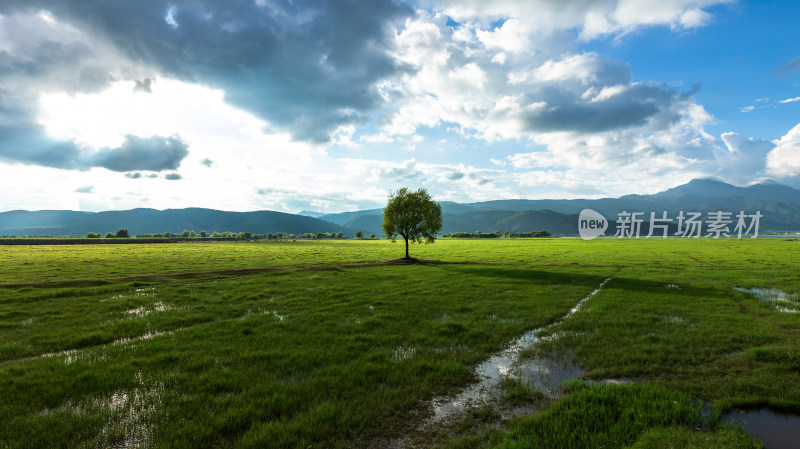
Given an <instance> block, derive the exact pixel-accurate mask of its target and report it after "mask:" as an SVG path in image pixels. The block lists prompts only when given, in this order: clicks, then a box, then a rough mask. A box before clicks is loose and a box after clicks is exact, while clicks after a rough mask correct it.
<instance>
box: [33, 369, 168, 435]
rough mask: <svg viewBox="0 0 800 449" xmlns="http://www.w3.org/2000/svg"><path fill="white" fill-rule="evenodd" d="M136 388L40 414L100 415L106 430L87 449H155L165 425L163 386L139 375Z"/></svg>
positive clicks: (70, 403) (137, 374) (44, 411)
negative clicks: (157, 432)
mask: <svg viewBox="0 0 800 449" xmlns="http://www.w3.org/2000/svg"><path fill="white" fill-rule="evenodd" d="M135 379H136V386H135V387H134V388H132V389H130V390H117V391H114V392H113V393H111V394H110V395H107V396H98V397H94V398H89V399H88V400H86V401H81V402H79V403H73V402H72V401H68V402H67V403H66V404H64V405H62V406H60V407H58V408H56V409H46V410H43V411H41V412H40V413H39V414H40V415H42V416H52V415H56V414H60V413H70V414H81V415H98V414H99V415H100V416H102V418H103V427H102V428H101V429H100V432H99V433H98V434H97V435H96V436H95V437H94V439H93V441H91V442H90V443H89V444H87V446H89V447H91V446H94V447H97V448H104V449H105V448H147V447H154V446H155V442H154V441H153V436H154V434H155V429H156V424H157V423H158V422H161V421H163V419H164V416H163V415H164V411H163V408H162V407H161V403H162V398H163V396H164V384H163V383H162V382H158V381H156V382H153V383H150V382H145V380H144V378H143V375H142V373H141V372H138V373H136V375H135Z"/></svg>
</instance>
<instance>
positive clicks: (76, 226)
mask: <svg viewBox="0 0 800 449" xmlns="http://www.w3.org/2000/svg"><path fill="white" fill-rule="evenodd" d="M440 204H441V205H442V213H443V229H442V233H443V234H449V233H454V232H475V231H482V232H495V231H499V232H506V231H508V232H529V231H538V230H548V231H550V233H551V234H553V235H577V222H578V214H579V213H580V211H581V210H582V209H585V208H589V209H593V210H595V211H597V212H600V213H601V214H603V215H604V216H605V217H606V218H608V219H609V220H610V221H611V222H612V226H613V221H614V220H616V218H617V214H618V213H620V212H622V211H627V212H644V213H645V215H644V216H645V220H647V219H648V218H649V212H655V213H656V214H657V215H658V216H660V215H661V213H662V212H667V213H668V216H669V217H671V218H674V217H676V216H677V214H678V213H679V212H680V211H685V212H690V211H691V212H702V213H703V216H706V214H707V213H708V212H713V211H724V212H732V213H733V215H734V216H735V215H736V213H738V212H739V211H740V210H743V211H746V212H747V213H754V212H755V211H760V212H761V213H762V215H763V218H762V219H761V226H760V230H761V233H765V232H798V231H800V190H796V189H793V188H791V187H788V186H785V185H781V184H777V183H774V182H765V183H761V184H754V185H751V186H747V187H737V186H733V185H730V184H726V183H724V182H721V181H716V180H712V179H695V180H693V181H691V182H689V183H687V184H684V185H681V186H678V187H674V188H671V189H668V190H665V191H663V192H660V193H656V194H653V195H625V196H622V197H619V198H601V199H593V200H586V199H572V200H519V199H516V200H513V199H512V200H495V201H484V202H476V203H454V202H448V201H443V202H441V203H440ZM382 214H383V212H382V209H371V210H362V211H354V212H343V213H337V214H321V213H319V212H313V211H302V212H300V213H299V214H297V215H295V214H286V213H282V212H273V211H256V212H225V211H218V210H211V209H200V208H187V209H168V210H163V211H159V210H155V209H133V210H127V211H107V212H76V211H9V212H2V213H0V235H18V236H21V235H52V236H63V235H70V236H82V235H85V234H86V233H88V232H100V233H105V232H108V231H111V232H114V231H116V230H117V229H119V228H128V229H129V230H130V232H131V234H152V233H161V232H166V231H170V232H173V233H175V232H181V231H182V230H184V229H188V230H194V231H197V232H199V231H200V230H205V231H208V232H213V231H219V232H224V231H233V232H251V233H257V234H267V233H275V232H288V233H293V234H299V233H306V232H313V233H316V232H343V233H344V234H345V235H346V236H352V235H353V233H354V232H355V231H356V230H361V231H363V232H364V234H365V235H370V234H373V233H374V234H376V235H378V236H382V235H383V230H382V229H381V222H382ZM612 232H613V228H612Z"/></svg>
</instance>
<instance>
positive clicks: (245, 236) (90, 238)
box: [0, 228, 344, 244]
mask: <svg viewBox="0 0 800 449" xmlns="http://www.w3.org/2000/svg"><path fill="white" fill-rule="evenodd" d="M341 238H344V233H342V232H316V233H313V232H306V233H304V234H290V233H288V232H276V233H270V234H253V233H250V232H216V231H214V232H211V233H209V232H206V231H200V232H199V233H197V232H195V231H189V230H184V231H183V232H180V233H178V232H175V233H173V232H164V233H160V234H136V235H135V236H131V235H130V232H129V231H128V230H127V229H125V228H120V229H118V230H117V232H115V233H113V232H107V233H106V234H105V235H103V234H100V233H99V232H90V233H88V234H86V236H84V237H83V238H76V237H72V236H68V235H65V236H64V237H54V236H52V235H25V236H22V237H21V238H18V237H17V236H15V235H2V236H0V244H20V243H21V242H26V241H30V242H33V243H40V244H41V243H42V242H45V241H47V242H52V243H49V244H66V243H73V242H75V243H92V242H98V241H105V240H111V239H113V240H114V241H115V243H117V242H120V241H123V240H124V241H125V242H130V243H147V242H151V241H152V242H156V243H164V242H184V241H192V240H225V241H229V240H265V239H267V240H279V239H307V240H319V239H341ZM120 243H121V242H120Z"/></svg>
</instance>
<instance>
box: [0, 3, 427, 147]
mask: <svg viewBox="0 0 800 449" xmlns="http://www.w3.org/2000/svg"><path fill="white" fill-rule="evenodd" d="M41 9H45V10H49V11H51V12H52V13H53V14H54V16H55V17H56V18H57V19H58V20H64V21H66V22H69V23H71V24H73V25H74V26H76V27H78V28H79V29H82V30H88V31H89V32H91V33H92V34H94V35H96V36H97V38H99V39H104V40H107V41H108V42H111V43H113V45H114V46H115V47H116V48H117V49H118V50H120V51H121V52H122V53H123V54H126V55H127V56H128V57H129V58H130V59H131V60H133V61H135V62H138V63H140V64H142V65H146V66H153V67H157V68H158V69H159V70H161V71H162V72H163V73H164V74H166V75H167V76H173V77H177V78H179V79H181V80H184V81H188V82H198V83H202V84H206V85H210V86H212V87H216V88H222V89H223V90H225V92H226V100H227V101H229V102H230V103H232V104H234V105H236V106H238V107H241V108H244V109H247V110H250V111H252V112H254V113H256V114H258V115H259V116H261V117H263V118H264V119H266V120H268V121H269V122H271V123H272V124H274V125H277V126H280V127H282V128H283V129H286V130H288V131H290V132H291V133H292V134H293V135H294V137H295V138H298V139H302V140H310V141H327V140H328V138H329V134H330V132H331V131H332V130H333V129H335V128H336V127H337V126H339V125H342V124H349V123H358V122H361V121H363V120H364V117H365V113H367V112H369V111H371V110H372V109H374V108H376V107H377V106H378V105H379V104H380V103H381V102H382V99H381V97H380V95H378V92H377V91H376V89H375V87H374V86H375V83H376V81H379V80H381V79H383V78H387V77H389V76H391V75H393V74H395V73H397V72H398V71H399V70H404V69H403V68H402V67H399V66H398V65H397V63H396V62H395V61H394V59H393V58H392V57H391V56H390V55H389V54H388V53H387V52H386V48H387V46H388V45H389V41H390V40H391V39H393V35H392V32H391V30H390V29H389V28H387V24H388V23H397V22H400V21H402V20H403V19H404V18H405V17H408V16H410V15H412V14H413V13H414V10H413V8H412V7H410V6H409V5H408V4H406V3H403V2H400V1H397V0H394V1H393V0H380V1H378V0H376V1H369V2H362V1H358V0H340V1H335V2H331V1H325V0H305V1H292V0H264V1H252V0H250V1H244V0H240V1H227V2H219V1H215V0H214V1H212V0H192V1H189V0H184V1H182V0H170V1H166V0H147V1H136V2H108V1H105V0H68V1H64V0H58V1H56V0H24V1H21V0H6V1H4V2H3V4H2V6H0V14H2V13H9V12H14V11H27V12H37V11H39V10H41ZM168 17H169V20H168ZM32 69H35V67H34V68H32Z"/></svg>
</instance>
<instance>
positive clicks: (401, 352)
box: [392, 346, 417, 360]
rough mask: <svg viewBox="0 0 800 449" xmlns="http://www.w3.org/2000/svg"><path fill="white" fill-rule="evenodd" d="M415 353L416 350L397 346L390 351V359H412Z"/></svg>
mask: <svg viewBox="0 0 800 449" xmlns="http://www.w3.org/2000/svg"><path fill="white" fill-rule="evenodd" d="M416 352H417V349H416V348H410V347H405V346H398V347H396V348H394V351H392V359H394V360H406V359H410V358H411V357H414V354H415V353H416Z"/></svg>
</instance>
